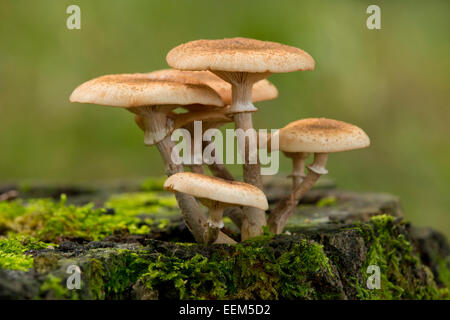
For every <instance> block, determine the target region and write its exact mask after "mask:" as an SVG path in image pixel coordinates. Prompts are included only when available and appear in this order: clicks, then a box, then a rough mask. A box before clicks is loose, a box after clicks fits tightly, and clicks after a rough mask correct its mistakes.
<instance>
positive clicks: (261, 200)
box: [164, 172, 269, 243]
mask: <svg viewBox="0 0 450 320" xmlns="http://www.w3.org/2000/svg"><path fill="white" fill-rule="evenodd" d="M164 189H166V190H168V191H172V192H181V193H186V194H189V195H192V196H194V197H196V198H198V199H199V201H200V202H201V203H202V204H203V205H204V206H206V207H207V208H208V209H209V218H208V228H207V231H206V233H205V242H206V243H213V242H214V241H216V240H217V236H218V234H219V230H220V229H221V228H223V221H222V216H223V210H224V209H225V208H227V207H235V206H248V207H253V208H258V209H261V210H267V209H268V207H269V205H268V203H267V198H266V196H265V195H264V193H263V192H262V191H261V190H260V189H258V188H257V187H255V186H253V185H251V184H247V183H244V182H239V181H229V180H225V179H221V178H217V177H210V176H206V175H203V174H198V173H193V172H181V173H177V174H174V175H172V176H170V177H169V178H168V179H167V180H166V181H165V183H164Z"/></svg>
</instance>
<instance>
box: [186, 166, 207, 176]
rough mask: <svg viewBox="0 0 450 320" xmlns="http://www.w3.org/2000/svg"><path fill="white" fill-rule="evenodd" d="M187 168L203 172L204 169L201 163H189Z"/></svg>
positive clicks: (195, 171)
mask: <svg viewBox="0 0 450 320" xmlns="http://www.w3.org/2000/svg"><path fill="white" fill-rule="evenodd" d="M189 168H190V169H191V172H194V173H200V174H205V171H204V170H203V165H201V164H191V165H189Z"/></svg>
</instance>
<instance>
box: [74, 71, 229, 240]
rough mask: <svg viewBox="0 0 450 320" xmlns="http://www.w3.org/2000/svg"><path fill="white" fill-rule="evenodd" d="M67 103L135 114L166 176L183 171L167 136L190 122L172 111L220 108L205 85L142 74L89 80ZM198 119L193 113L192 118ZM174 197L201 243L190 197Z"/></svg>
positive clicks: (198, 214) (199, 218) (200, 222)
mask: <svg viewBox="0 0 450 320" xmlns="http://www.w3.org/2000/svg"><path fill="white" fill-rule="evenodd" d="M70 101H71V102H80V103H91V104H99V105H104V106H110V107H121V108H125V109H127V110H128V111H131V112H133V113H135V114H137V115H139V117H140V122H139V123H140V125H141V126H142V127H143V128H144V131H145V138H144V143H145V144H146V145H156V146H157V147H158V150H159V152H160V153H161V156H162V158H163V160H164V164H165V166H166V172H167V175H172V174H175V173H177V172H182V171H183V167H182V166H181V165H178V164H176V162H177V161H173V158H172V156H173V155H172V154H171V151H172V148H173V146H174V143H173V141H171V139H170V134H171V132H172V131H173V130H175V129H176V128H178V127H181V126H183V125H185V124H186V123H188V122H189V121H192V118H189V117H186V116H184V118H181V117H180V116H179V115H177V114H175V113H173V112H172V110H174V109H175V108H177V107H179V106H182V105H186V104H204V105H208V106H213V107H220V106H223V102H222V100H221V98H220V97H219V95H218V94H217V93H216V92H215V91H214V90H212V89H211V88H209V87H207V86H205V85H187V84H183V83H179V82H171V81H167V80H166V81H164V80H151V79H148V78H147V77H146V75H145V74H119V75H107V76H102V77H99V78H96V79H92V80H90V81H87V82H85V83H83V84H82V85H80V86H79V87H78V88H76V89H75V91H74V92H73V93H72V95H71V96H70ZM203 116H204V117H206V118H208V117H209V116H210V115H209V114H208V113H207V112H204V113H203ZM199 117H200V118H201V116H200V115H199V114H197V115H196V118H199ZM186 121H187V122H186ZM176 198H177V201H178V205H179V206H180V210H181V213H182V215H183V218H184V220H185V222H186V225H187V226H188V228H189V230H190V231H191V232H192V234H193V235H194V237H195V239H196V240H197V241H199V242H202V241H203V233H204V225H205V221H206V217H205V216H204V214H203V212H202V211H201V210H200V207H199V206H198V204H197V202H196V201H195V199H194V198H193V197H189V196H187V195H186V194H176ZM219 237H220V240H221V241H223V242H229V243H232V242H234V241H233V240H232V239H231V238H229V237H227V236H226V235H224V234H220V235H219Z"/></svg>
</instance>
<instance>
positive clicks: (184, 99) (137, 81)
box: [70, 73, 224, 108]
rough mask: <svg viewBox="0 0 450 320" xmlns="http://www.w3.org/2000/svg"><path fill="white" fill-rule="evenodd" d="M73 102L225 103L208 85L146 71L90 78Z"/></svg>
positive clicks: (137, 104)
mask: <svg viewBox="0 0 450 320" xmlns="http://www.w3.org/2000/svg"><path fill="white" fill-rule="evenodd" d="M70 101H71V102H80V103H93V104H99V105H104V106H111V107H123V108H131V107H141V106H151V105H188V104H203V105H210V106H223V105H224V103H223V101H222V99H221V98H220V96H219V95H218V94H217V93H216V92H215V91H214V90H213V89H211V88H210V87H208V86H206V85H204V84H189V83H182V82H177V81H170V80H169V79H168V80H152V79H149V78H148V76H147V75H146V74H142V73H136V74H115V75H106V76H102V77H98V78H95V79H92V80H89V81H87V82H85V83H83V84H81V85H80V86H79V87H78V88H76V89H75V91H74V92H73V93H72V95H71V96H70Z"/></svg>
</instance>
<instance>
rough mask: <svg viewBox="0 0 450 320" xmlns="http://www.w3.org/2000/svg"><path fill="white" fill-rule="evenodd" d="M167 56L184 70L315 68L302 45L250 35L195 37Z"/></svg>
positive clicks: (286, 70) (252, 70) (289, 70)
mask: <svg viewBox="0 0 450 320" xmlns="http://www.w3.org/2000/svg"><path fill="white" fill-rule="evenodd" d="M166 60H167V63H168V64H169V65H170V66H171V67H172V68H175V69H180V70H217V71H232V72H249V73H257V72H258V73H263V72H270V73H279V72H292V71H300V70H313V69H314V59H313V58H312V57H311V56H310V55H309V54H308V53H306V52H305V51H303V50H301V49H298V48H295V47H291V46H287V45H284V44H280V43H276V42H270V41H261V40H255V39H249V38H229V39H222V40H196V41H191V42H188V43H185V44H182V45H179V46H178V47H175V48H173V49H172V50H171V51H170V52H169V53H168V54H167V57H166Z"/></svg>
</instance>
